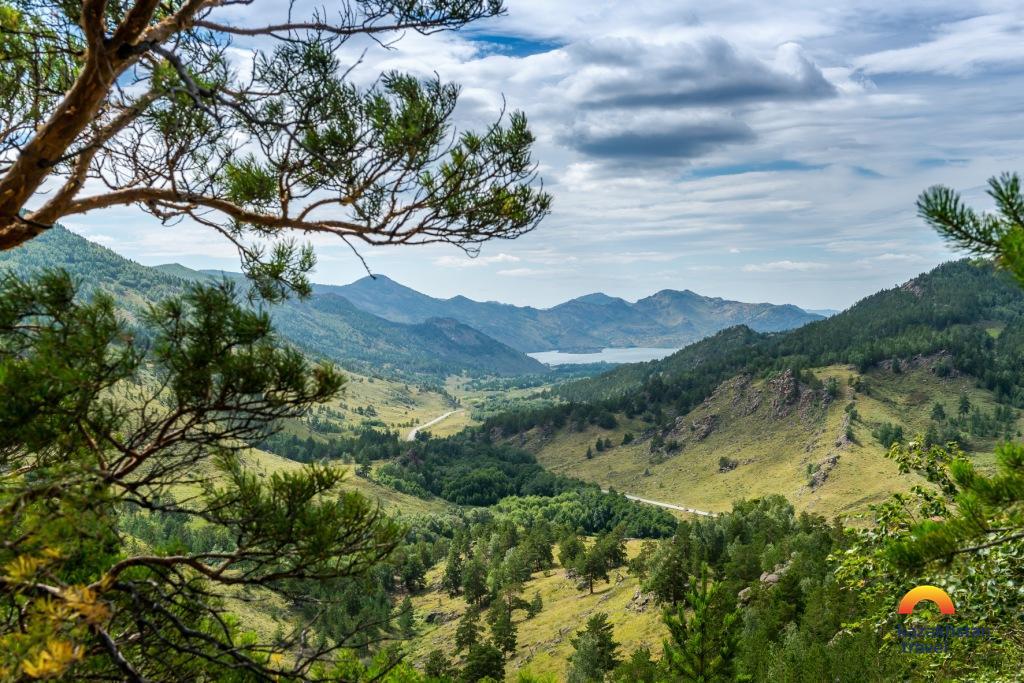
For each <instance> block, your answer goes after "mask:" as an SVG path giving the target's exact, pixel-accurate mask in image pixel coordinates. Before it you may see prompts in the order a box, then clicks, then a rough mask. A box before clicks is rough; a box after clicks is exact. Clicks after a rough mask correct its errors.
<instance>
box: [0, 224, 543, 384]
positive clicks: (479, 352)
mask: <svg viewBox="0 0 1024 683" xmlns="http://www.w3.org/2000/svg"><path fill="white" fill-rule="evenodd" d="M47 267H48V268H53V267H61V268H64V269H66V270H68V271H69V272H70V273H71V274H72V276H74V277H75V278H76V280H77V281H78V282H80V283H81V285H82V287H83V289H84V291H86V292H89V291H93V290H103V291H106V292H109V293H110V294H112V295H113V296H114V297H115V300H116V301H117V302H118V304H119V305H120V306H121V308H122V309H123V310H124V311H125V313H126V314H127V315H128V316H129V317H130V318H133V319H134V318H137V317H138V315H139V314H140V313H141V312H142V311H143V310H145V307H146V306H147V305H148V304H150V303H152V302H154V301H156V300H158V299H161V298H164V297H167V296H171V295H174V294H178V293H180V292H182V291H183V290H184V288H185V287H186V284H187V282H188V281H210V280H216V279H219V278H220V277H222V276H221V275H220V274H214V273H207V272H200V271H195V270H191V269H189V268H186V267H185V266H182V265H180V264H166V265H162V266H157V267H155V268H150V267H146V266H142V265H140V264H138V263H135V262H134V261H130V260H128V259H126V258H124V257H122V256H119V255H118V254H116V253H115V252H113V251H111V250H110V249H107V248H105V247H102V246H100V245H98V244H94V243H92V242H89V241H88V240H86V239H84V238H83V237H80V236H78V235H76V234H74V233H72V232H70V231H68V230H66V229H64V228H62V227H55V228H53V229H51V230H49V231H47V232H46V233H44V234H43V235H41V236H40V237H37V238H35V239H33V240H31V241H30V242H28V243H27V244H25V245H24V246H21V247H18V248H17V249H14V250H11V251H6V252H2V253H0V270H2V269H9V270H12V271H14V272H15V273H17V274H18V275H21V276H25V275H27V274H29V273H31V272H34V271H38V270H39V269H42V268H47ZM229 276H230V275H229ZM233 277H239V276H237V275H234V276H233ZM271 314H272V316H273V318H274V323H275V325H276V327H277V329H278V331H279V332H280V333H281V334H282V335H283V336H285V337H286V338H288V339H289V340H290V341H291V342H292V343H294V344H296V345H297V346H299V347H301V348H303V349H304V350H306V351H309V352H311V353H314V354H317V355H320V356H322V357H325V358H328V359H331V360H333V361H336V362H338V363H340V364H342V365H344V366H346V367H348V368H350V369H353V370H362V371H367V372H374V373H379V372H385V373H390V374H394V375H400V376H409V375H432V376H435V377H436V376H442V377H443V376H446V375H449V374H452V373H461V372H468V373H470V374H473V375H495V374H497V375H521V374H531V373H541V372H545V371H546V367H545V366H544V365H542V364H541V363H539V362H538V361H536V360H534V359H532V358H530V357H529V356H526V355H525V354H523V353H521V352H519V351H516V350H515V349H512V348H509V347H508V346H506V345H505V344H502V343H501V342H498V341H496V340H494V339H492V338H490V337H488V336H487V335H486V334H483V333H481V332H479V331H478V330H475V329H472V328H471V327H468V326H467V325H465V324H463V323H460V322H457V321H455V320H452V319H447V318H443V317H432V318H429V319H427V320H423V321H417V322H415V323H412V324H409V323H401V322H393V321H391V320H385V319H384V318H381V317H379V316H376V315H373V314H372V313H368V312H366V311H364V310H361V309H359V308H357V307H355V306H353V305H352V304H351V303H349V302H348V301H347V300H346V299H344V298H343V297H341V296H339V295H337V294H334V293H324V292H322V291H321V292H317V293H315V294H314V295H313V296H312V297H310V298H309V299H308V300H306V301H295V300H291V301H287V302H285V303H283V304H280V305H276V306H274V307H273V308H272V309H271Z"/></svg>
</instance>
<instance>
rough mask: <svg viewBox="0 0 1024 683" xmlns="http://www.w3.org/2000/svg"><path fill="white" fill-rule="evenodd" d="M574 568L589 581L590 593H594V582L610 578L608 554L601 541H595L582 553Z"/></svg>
mask: <svg viewBox="0 0 1024 683" xmlns="http://www.w3.org/2000/svg"><path fill="white" fill-rule="evenodd" d="M573 568H574V569H575V570H576V573H577V574H579V575H580V576H581V577H583V578H584V579H585V580H586V581H587V587H588V589H589V590H590V593H591V594H593V593H594V582H595V581H598V580H601V579H605V580H607V579H608V556H607V555H606V554H605V548H604V547H603V546H602V545H601V544H600V543H594V544H593V545H592V546H591V547H590V548H589V549H588V550H586V551H585V552H584V553H583V554H582V555H580V556H579V557H577V558H576V561H575V564H574V565H573Z"/></svg>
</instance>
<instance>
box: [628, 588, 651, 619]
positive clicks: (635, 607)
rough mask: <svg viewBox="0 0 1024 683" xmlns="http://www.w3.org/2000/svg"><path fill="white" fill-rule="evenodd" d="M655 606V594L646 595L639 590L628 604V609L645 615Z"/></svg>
mask: <svg viewBox="0 0 1024 683" xmlns="http://www.w3.org/2000/svg"><path fill="white" fill-rule="evenodd" d="M654 606H655V600H654V593H644V592H643V591H641V590H640V589H639V588H637V589H636V592H635V593H633V597H632V599H630V601H629V602H628V603H626V609H628V610H629V611H631V612H639V613H640V614H643V613H644V612H646V611H647V609H648V608H649V607H654Z"/></svg>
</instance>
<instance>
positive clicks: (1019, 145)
mask: <svg viewBox="0 0 1024 683" xmlns="http://www.w3.org/2000/svg"><path fill="white" fill-rule="evenodd" d="M259 4H260V3H259V2H257V3H256V5H254V7H256V6H258V5H259ZM275 4H276V3H272V2H264V3H263V5H264V6H273V5H275ZM328 4H329V3H328ZM507 5H508V14H507V15H506V16H504V17H501V18H498V19H494V20H489V21H487V22H485V23H481V24H478V25H475V26H474V27H473V28H472V30H464V31H461V32H459V33H447V34H437V35H433V36H429V37H424V36H419V35H407V36H405V37H404V38H403V39H402V40H401V41H400V42H399V43H397V45H396V46H395V49H393V50H390V51H388V50H383V49H381V48H377V47H373V46H371V47H369V48H368V50H367V52H366V55H365V58H364V61H363V63H362V65H361V66H360V67H359V68H358V69H357V70H356V72H355V74H354V78H355V79H356V80H359V81H361V82H365V83H369V82H371V81H372V80H373V79H374V78H376V76H377V74H378V73H380V71H381V70H385V69H402V70H405V71H410V72H413V73H416V74H421V75H423V76H431V75H432V74H434V73H435V72H436V73H437V74H439V75H440V76H441V77H442V78H443V79H446V80H454V81H457V82H459V83H461V84H462V85H463V98H462V101H461V103H460V108H459V110H458V117H459V122H460V124H462V125H467V126H471V127H480V126H482V125H486V123H487V122H488V121H490V120H492V119H493V117H494V115H495V114H496V113H497V111H498V110H499V109H500V107H501V103H502V97H503V96H504V98H505V100H506V101H507V103H508V106H509V107H510V108H514V109H522V110H524V111H525V112H526V113H527V115H528V117H529V119H530V122H531V127H532V128H533V130H534V132H535V134H536V135H537V138H538V143H537V146H536V158H537V160H538V162H539V163H540V170H541V173H542V175H543V178H544V183H545V185H546V187H547V188H548V189H549V190H550V191H551V192H552V194H553V195H554V198H555V202H554V210H553V213H552V214H551V216H550V217H548V218H547V219H546V220H545V221H544V223H543V224H542V225H541V226H540V228H538V229H537V230H536V231H535V232H534V233H532V234H530V235H527V236H526V237H523V238H521V239H519V240H517V241H514V242H501V243H492V244H489V245H486V246H485V247H484V250H483V252H482V254H481V255H480V257H478V258H476V259H469V258H466V257H465V256H463V255H462V254H461V252H459V251H458V250H456V249H454V248H450V247H448V248H441V247H438V248H434V247H429V248H424V247H418V248H405V249H395V248H381V249H376V250H368V251H366V252H365V253H364V255H365V257H366V258H367V261H368V262H369V265H370V268H371V269H372V270H373V271H374V272H377V273H383V274H386V275H389V276H390V277H392V278H394V279H396V280H398V281H400V282H403V283H405V284H408V285H409V286H412V287H415V288H416V289H419V290H421V291H423V292H426V293H429V294H432V295H436V296H453V295H455V294H460V293H461V294H466V295H468V296H471V297H473V298H477V299H493V300H499V301H507V302H511V303H517V304H534V305H541V306H548V305H553V304H555V303H558V302H560V301H563V300H565V299H568V298H571V297H573V296H578V295H581V294H585V293H588V292H593V291H603V292H607V293H609V294H613V295H618V296H622V297H625V298H627V299H636V298H639V297H643V296H646V295H648V294H650V293H652V292H655V291H657V290H659V289H664V288H672V289H686V288H688V289H692V290H695V291H697V292H700V293H703V294H707V295H713V296H722V297H726V298H734V299H740V300H746V301H772V302H777V303H782V302H791V303H796V304H798V305H800V306H804V307H808V308H843V307H845V306H848V305H849V304H851V303H853V302H855V301H856V300H857V299H859V298H861V297H863V296H865V295H867V294H870V293H871V292H873V291H875V290H877V289H879V288H882V287H888V286H892V285H894V284H896V283H899V282H902V281H904V280H906V279H907V278H909V277H911V276H913V275H915V274H917V273H919V272H921V271H923V270H927V269H928V268H930V267H932V266H933V265H936V264H938V263H940V262H941V261H943V260H947V259H949V258H951V257H952V252H950V251H949V250H947V249H946V248H945V247H944V246H943V244H942V243H941V242H940V241H939V240H938V239H937V238H936V237H935V235H934V234H933V233H932V232H931V231H930V230H929V229H928V228H927V227H925V226H924V225H923V224H922V223H921V221H920V220H919V219H918V218H917V217H916V215H915V211H914V200H915V198H916V196H917V195H918V193H919V192H920V191H921V190H922V189H924V188H925V187H927V186H929V185H932V184H935V183H943V184H947V185H952V186H954V187H957V188H959V189H961V190H963V191H964V192H965V194H966V195H967V196H968V197H969V198H970V199H971V200H972V201H974V202H975V203H977V204H979V205H986V202H985V197H984V182H985V180H986V178H988V177H989V176H991V175H993V174H996V173H999V172H1001V171H1005V170H1013V169H1020V170H1024V117H1022V112H1024V5H1022V3H1021V2H1020V0H1014V1H1012V2H976V1H972V0H961V1H960V2H955V3H954V2H918V1H915V0H901V1H900V2H892V0H886V1H884V2H880V1H876V0H858V1H856V2H824V3H823V2H820V1H819V2H796V1H794V0H778V1H776V2H771V3H765V2H746V1H731V0H719V1H718V2H715V3H707V2H680V1H679V0H647V1H646V2H642V3H637V2H624V1H622V0H618V1H611V0H605V1H599V0H559V1H558V2H554V1H553V0H508V2H507ZM364 47H365V46H363V45H358V44H350V45H348V46H346V48H345V49H346V50H348V51H350V55H349V58H350V59H355V57H356V56H357V55H358V54H359V53H360V52H361V51H362V49H363V48H364ZM68 223H69V225H70V227H72V228H73V229H76V230H78V231H79V232H81V233H83V234H85V235H87V236H91V237H93V238H96V239H98V240H100V241H102V242H103V243H104V244H106V245H107V246H110V247H112V248H114V249H115V250H117V251H119V252H121V253H123V254H126V255H128V256H130V257H131V258H134V259H136V260H138V261H141V262H143V263H146V264H157V263H166V262H169V261H177V262H180V263H184V264H186V265H189V266H193V267H220V268H230V269H237V257H236V255H235V253H234V252H233V250H232V249H231V248H230V247H229V246H228V245H227V244H226V243H225V242H224V241H223V240H221V239H218V238H217V237H215V236H213V235H212V234H210V233H209V231H207V230H205V229H202V228H199V227H190V226H182V225H178V226H174V227H162V226H160V225H159V224H158V223H156V222H154V221H152V220H151V219H147V218H146V217H144V216H141V217H140V214H139V213H138V212H136V211H134V210H132V209H123V210H117V211H108V212H105V213H98V214H95V215H88V216H79V217H75V219H74V220H69V221H68ZM140 225H141V226H143V227H144V229H142V230H139V229H138V228H139V227H140ZM315 244H316V245H317V249H318V254H319V258H320V262H319V267H318V272H317V275H316V277H315V278H314V279H315V280H317V281H321V282H329V283H345V282H350V281H352V280H354V279H356V278H358V277H360V276H362V275H365V272H364V271H363V270H362V266H361V265H360V263H359V262H358V261H356V260H355V259H354V258H353V256H352V255H351V253H350V252H349V251H348V250H347V248H345V247H344V245H340V244H338V243H336V242H334V241H331V240H329V239H318V240H316V242H315Z"/></svg>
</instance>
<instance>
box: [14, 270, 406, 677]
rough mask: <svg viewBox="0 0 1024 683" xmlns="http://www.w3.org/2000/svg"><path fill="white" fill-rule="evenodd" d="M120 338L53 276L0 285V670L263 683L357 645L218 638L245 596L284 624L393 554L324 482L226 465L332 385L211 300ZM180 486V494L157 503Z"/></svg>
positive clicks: (321, 470) (179, 300) (385, 536)
mask: <svg viewBox="0 0 1024 683" xmlns="http://www.w3.org/2000/svg"><path fill="white" fill-rule="evenodd" d="M138 323H139V324H138V327H137V328H135V329H129V328H128V327H127V326H126V323H125V322H124V320H123V318H121V317H120V316H119V315H118V314H117V313H116V312H115V307H114V302H113V300H112V299H111V298H110V297H107V296H104V295H99V294H97V295H95V296H94V297H93V298H92V299H91V300H89V301H85V300H83V299H82V297H79V296H78V295H77V292H76V290H75V287H74V285H73V284H72V282H71V279H70V278H69V277H68V275H67V274H66V273H63V272H51V273H47V274H44V275H41V276H39V277H37V278H35V279H33V280H28V281H22V280H19V279H17V278H16V277H14V276H12V275H8V276H5V277H3V278H2V279H0V479H2V481H3V485H2V486H0V566H3V567H5V568H6V569H5V571H4V573H3V575H2V576H0V613H3V614H8V615H21V616H20V617H19V618H16V619H10V620H4V621H3V622H2V623H0V670H6V671H17V670H25V667H26V666H28V667H29V668H31V669H32V670H33V671H35V673H36V674H38V675H39V677H42V676H47V677H51V678H63V679H69V678H74V677H76V676H78V675H85V674H86V672H87V673H88V675H89V676H90V677H94V678H102V679H122V680H152V681H171V680H175V681H176V680H214V679H218V678H221V677H223V676H227V675H229V673H228V672H238V671H246V672H248V675H251V676H252V677H254V678H257V679H259V678H274V677H278V676H282V677H288V676H292V674H291V673H290V672H291V671H292V669H291V667H293V666H299V667H304V668H302V669H301V670H304V671H305V670H309V669H310V668H311V667H314V666H321V665H323V664H326V663H327V662H329V661H332V660H333V659H334V658H335V657H334V651H335V650H336V649H337V648H339V647H346V646H361V645H363V644H364V643H365V638H366V637H368V636H369V635H370V634H371V633H372V632H371V631H369V630H364V629H363V628H361V627H360V626H358V625H356V626H354V628H353V630H352V632H350V633H347V634H346V633H341V632H336V633H333V634H332V642H326V641H324V642H321V643H319V644H312V643H308V644H306V645H303V644H302V643H303V633H304V632H305V631H306V629H307V628H308V627H309V624H307V623H305V622H303V623H300V624H299V625H298V626H299V627H298V629H297V630H296V631H295V632H291V633H285V634H284V637H283V638H281V639H279V640H278V641H277V642H273V643H270V642H266V640H265V639H260V638H257V637H253V636H251V635H246V634H242V633H240V632H239V630H238V628H237V627H236V626H235V625H234V624H233V622H231V621H229V620H225V619H223V618H222V612H223V603H224V600H225V599H226V598H228V597H230V596H234V595H237V594H238V591H240V590H245V589H251V590H253V591H262V592H263V594H264V595H267V596H271V595H274V594H276V595H279V596H281V597H282V598H283V599H286V600H289V601H292V602H294V603H295V604H296V605H300V606H301V605H303V604H304V601H305V596H306V594H307V593H308V591H306V590H302V587H303V586H305V585H307V583H306V582H310V581H312V582H316V583H318V584H323V583H327V584H329V583H330V582H332V581H343V580H353V581H356V580H359V579H360V577H365V576H366V575H367V574H368V573H369V572H370V571H372V570H373V569H374V568H376V567H377V566H378V565H379V564H380V563H381V562H382V561H383V560H385V559H386V558H388V557H389V556H390V555H391V553H392V551H393V550H394V549H395V548H396V546H397V545H398V543H399V542H400V541H401V539H402V537H403V534H404V531H403V529H402V528H401V527H400V526H399V525H398V524H395V523H394V522H392V521H390V520H389V519H387V518H386V517H384V516H383V515H382V514H381V512H380V510H379V507H378V506H376V505H374V504H373V503H371V502H370V501H369V500H367V499H366V498H364V497H363V496H361V495H359V494H357V493H352V492H342V491H339V489H338V488H337V487H338V484H339V483H340V482H341V480H342V478H343V471H342V470H341V469H338V468H334V467H331V466H329V465H323V464H310V465H306V466H305V467H303V468H301V469H297V470H295V471H288V472H282V473H275V474H271V475H269V476H261V474H259V473H257V472H255V471H254V470H253V469H252V468H251V467H250V466H247V465H246V463H245V460H244V457H243V456H244V454H245V451H246V449H247V448H248V444H249V443H253V442H256V441H258V440H259V439H260V438H263V437H264V436H265V435H266V434H267V433H268V432H273V430H274V429H275V427H276V425H277V424H278V421H279V420H282V419H285V418H295V417H299V416H301V415H304V414H306V412H307V411H308V410H309V408H310V407H311V406H313V405H315V404H317V403H319V402H323V401H325V400H327V399H329V398H331V397H333V396H334V395H336V393H337V392H338V391H339V390H340V389H341V387H342V385H343V378H342V377H341V375H340V374H339V373H338V372H337V371H336V370H335V369H334V368H333V367H331V366H329V365H316V366H314V365H311V364H310V363H309V362H308V361H307V360H305V359H304V358H303V357H302V356H301V355H300V354H299V353H298V352H297V351H294V350H292V349H290V348H288V347H287V346H285V345H283V344H281V343H280V342H279V340H278V339H277V338H276V336H275V335H274V332H273V328H272V326H271V323H270V319H269V317H268V316H267V314H266V313H264V312H261V311H258V310H255V309H253V308H251V307H248V306H243V305H241V304H240V303H239V302H238V300H237V297H236V294H235V290H234V287H233V286H232V285H231V284H230V283H222V284H219V285H213V286H208V285H196V286H193V287H191V288H190V289H189V290H188V291H187V293H186V294H185V295H183V296H180V297H176V298H172V299H168V300H165V301H163V302H161V303H160V304H158V305H156V306H153V307H152V308H151V309H150V310H149V311H148V312H147V313H146V314H145V315H144V316H143V318H142V319H141V320H139V321H138ZM182 483H187V484H189V485H190V486H191V487H192V490H193V491H194V493H193V494H191V495H189V496H187V497H184V498H182V499H180V500H179V499H178V498H175V497H173V496H168V495H167V491H168V490H174V489H175V487H180V485H181V484H182ZM127 515H134V516H135V517H136V518H137V517H140V516H144V515H160V516H162V517H164V518H167V519H173V520H179V521H180V522H181V526H182V527H185V526H192V525H194V524H197V523H201V524H202V527H203V529H204V530H205V533H206V534H207V535H208V536H209V537H211V538H216V539H217V542H216V543H215V544H212V546H211V545H209V544H203V545H196V544H189V543H186V542H185V539H182V538H168V539H160V541H159V542H157V543H154V544H152V545H148V546H140V545H138V544H135V545H131V546H129V545H127V544H125V543H123V540H122V533H123V531H122V528H121V527H122V524H123V520H124V519H125V518H126V516H127ZM257 594H259V593H257ZM55 649H59V650H60V652H61V653H64V654H66V655H67V656H66V657H65V656H63V655H61V656H54V653H55ZM286 654H287V655H288V657H290V658H292V660H291V663H289V664H285V663H284V662H286V661H288V660H286V659H285V655H286ZM232 675H233V674H232ZM300 678H301V676H300Z"/></svg>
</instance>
